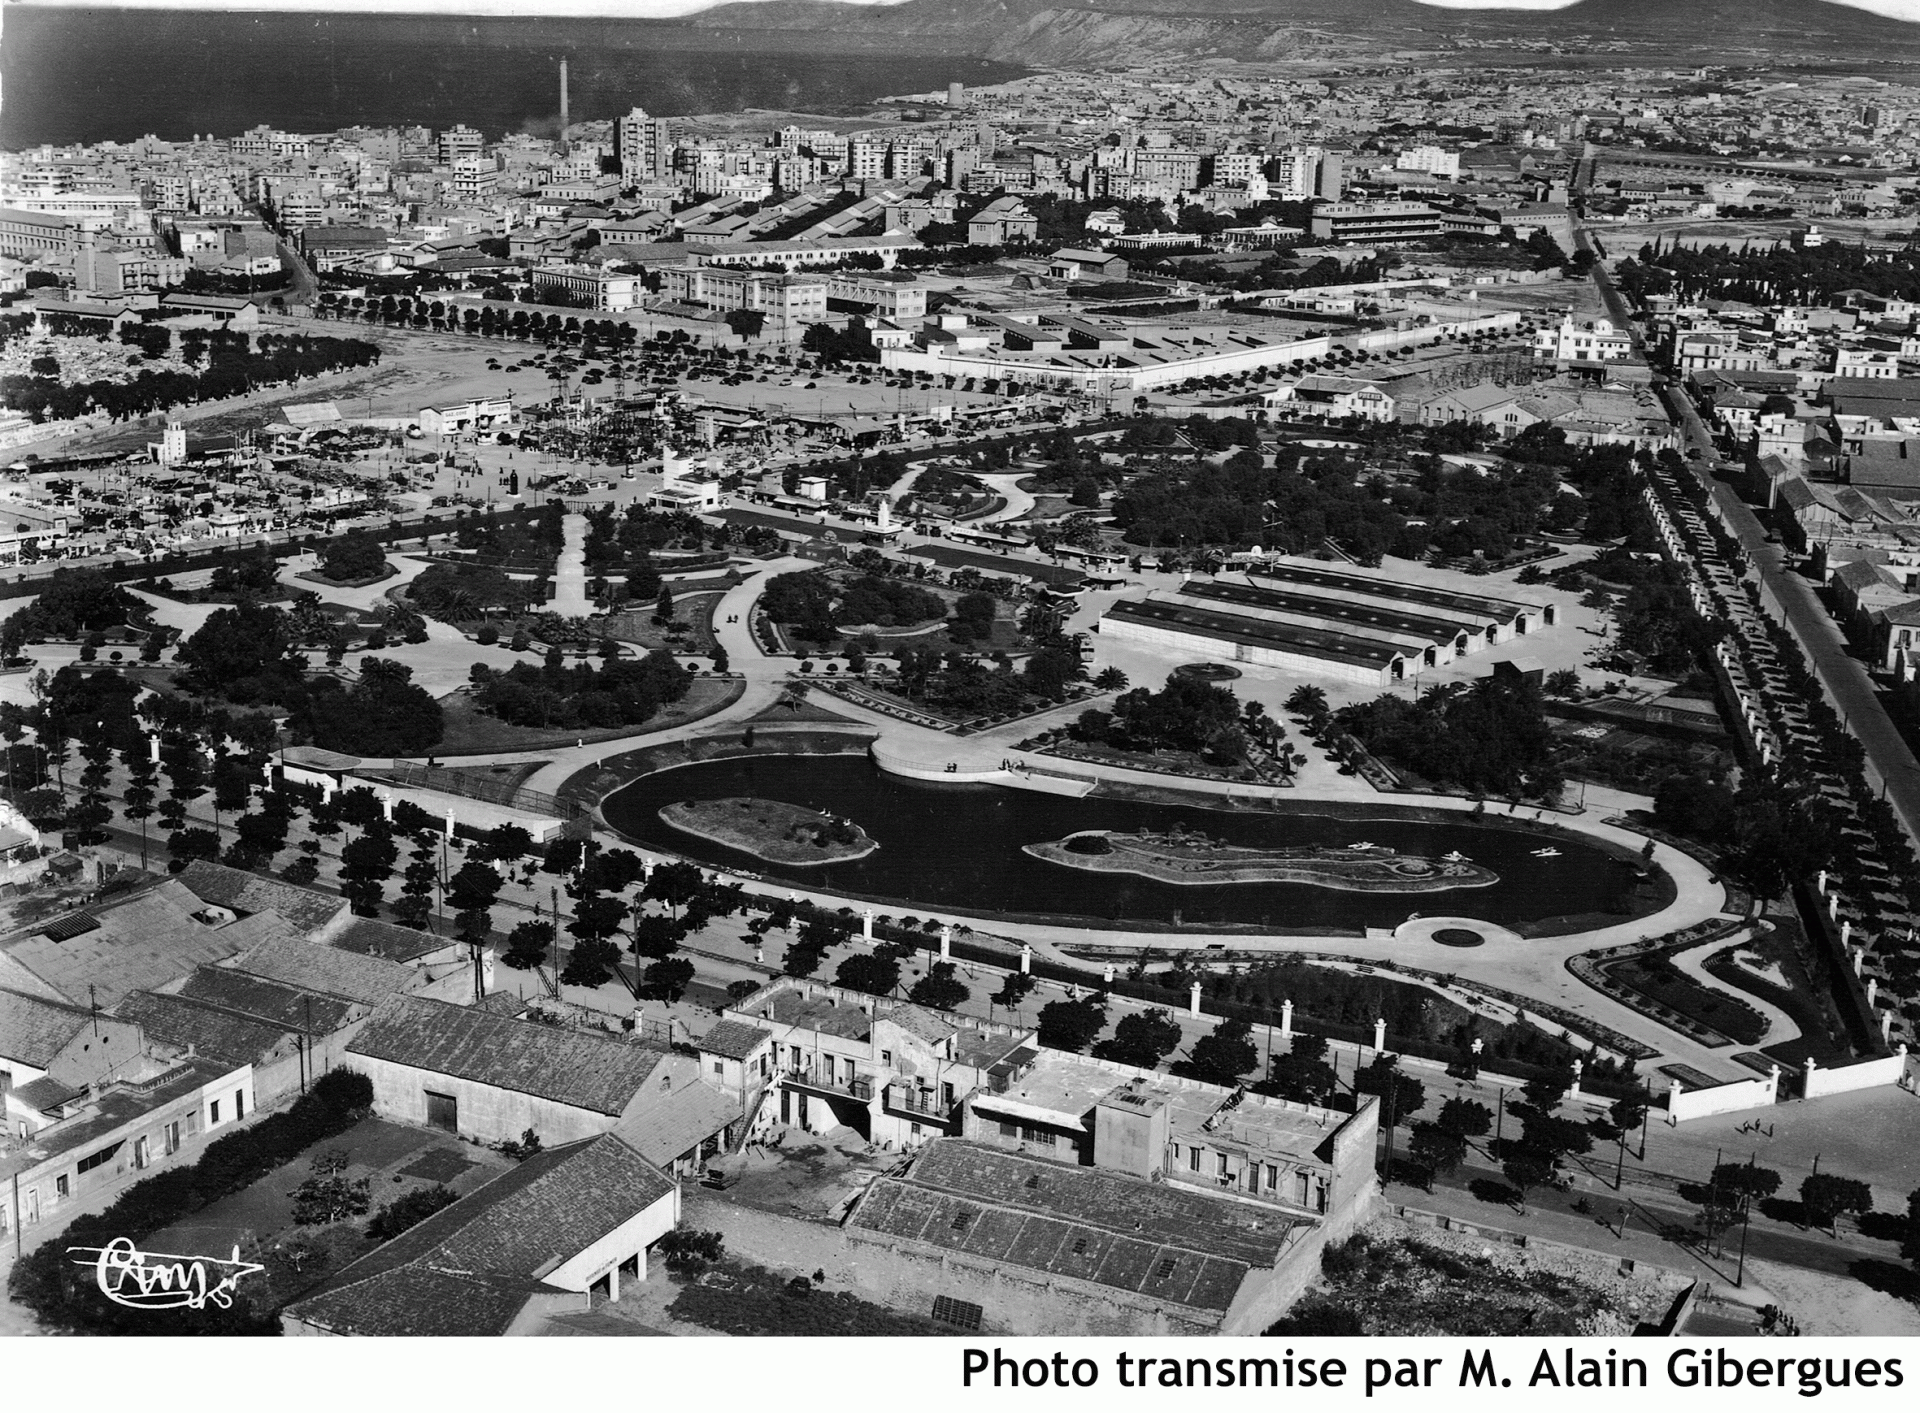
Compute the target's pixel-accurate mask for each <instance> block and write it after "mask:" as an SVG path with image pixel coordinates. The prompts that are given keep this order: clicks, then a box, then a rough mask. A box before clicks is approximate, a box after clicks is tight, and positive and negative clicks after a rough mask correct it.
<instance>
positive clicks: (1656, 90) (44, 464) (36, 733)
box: [0, 62, 1920, 1337]
mask: <svg viewBox="0 0 1920 1413" xmlns="http://www.w3.org/2000/svg"><path fill="white" fill-rule="evenodd" d="M554 79H555V83H556V84H557V85H558V88H559V93H560V107H561V112H562V114H563V122H562V124H561V126H560V129H559V132H558V135H557V136H554V137H533V136H528V135H525V134H513V133H509V134H495V133H483V132H479V131H476V130H473V129H470V128H466V127H458V126H456V127H453V128H450V129H447V130H444V131H437V132H436V131H429V130H427V129H424V128H413V127H406V128H398V129H377V130H376V129H367V128H355V129H345V130H341V131H338V132H332V133H294V132H284V131H279V130H276V129H273V128H270V127H260V128H256V129H253V130H250V131H248V132H245V133H241V134H238V135H206V136H199V137H195V138H194V139H192V140H191V141H172V140H161V139H159V138H155V137H147V138H142V139H140V140H137V141H130V142H118V143H102V144H98V145H95V146H91V147H72V148H67V147H53V146H43V147H39V148H35V149H32V150H27V151H17V152H10V153H7V154H5V156H4V161H3V162H0V183H3V186H0V206H3V208H4V209H0V255H4V256H5V257H6V258H5V260H4V261H3V262H0V290H4V295H0V298H3V299H4V301H5V308H4V309H3V310H0V400H3V401H4V404H5V409H6V410H5V412H4V414H3V415H0V442H4V444H5V447H6V452H5V455H6V457H7V458H8V459H9V461H10V464H9V465H8V467H7V469H6V472H5V479H4V483H0V565H4V566H5V569H4V573H0V598H4V599H6V600H8V602H7V603H6V604H5V606H4V611H5V618H4V621H0V741H4V756H5V777H6V781H5V785H6V790H5V801H6V802H5V804H4V805H0V882H3V883H4V885H5V894H6V896H5V898H4V900H0V917H3V921H0V1097H3V1099H4V1104H5V1126H4V1134H3V1135H0V1270H4V1271H5V1272H6V1275H7V1293H8V1303H7V1304H6V1305H5V1307H4V1314H3V1315H0V1319H4V1321H5V1322H6V1323H7V1325H8V1327H9V1328H17V1329H20V1330H30V1329H41V1330H45V1331H48V1332H68V1331H72V1332H95V1333H99V1332H133V1331H136V1330H138V1331H140V1332H151V1331H155V1330H161V1329H164V1330H167V1331H205V1332H228V1333H283V1334H301V1335H320V1334H332V1335H352V1334H363V1335H372V1334H612V1333H634V1332H657V1333H712V1332H724V1333H733V1334H852V1333H859V1334H882V1333H896V1334H940V1333H949V1334H951V1333H956V1332H972V1331H983V1332H1009V1333H1020V1334H1040V1333H1048V1334H1056V1335H1062V1334H1075V1333H1084V1334H1131V1333H1147V1334H1195V1335H1198V1334H1254V1333H1261V1332H1272V1333H1279V1334H1296V1333H1298V1334H1309V1333H1322V1334H1378V1335H1394V1334H1419V1333H1453V1334H1479V1335H1487V1334H1505V1333H1518V1332H1521V1331H1526V1332H1529V1333H1532V1334H1536V1335H1538V1334H1543V1333H1561V1334H1582V1335H1607V1336H1609V1337H1611V1336H1615V1335H1625V1334H1631V1333H1634V1332H1636V1331H1642V1332H1645V1331H1660V1332H1671V1331H1674V1330H1684V1331H1688V1332H1692V1333H1695V1334H1697V1335H1704V1336H1708V1337H1720V1336H1734V1335H1742V1334H1771V1335H1793V1334H1796V1333H1807V1334H1850V1333H1854V1334H1857V1333H1882V1334H1885V1333H1894V1334H1913V1333H1916V1332H1920V1310H1917V1309H1916V1306H1915V1302H1916V1298H1917V1297H1920V1279H1917V1278H1916V1276H1915V1273H1914V1264H1913V1263H1914V1262H1915V1260H1916V1259H1920V1100H1916V1095H1915V1087H1916V1078H1917V1076H1920V1055H1915V1054H1914V1053H1913V1045H1914V1037H1915V1029H1916V1025H1920V941H1917V940H1916V926H1920V871H1917V870H1916V866H1915V865H1916V859H1915V853H1914V839H1915V830H1916V827H1917V826H1920V765H1916V762H1915V758H1914V739H1915V733H1916V730H1917V729H1920V642H1915V641H1914V636H1915V634H1916V633H1920V584H1917V583H1916V575H1917V574H1920V452H1916V451H1915V447H1916V446H1920V326H1917V325H1916V317H1917V316H1920V246H1916V245H1915V243H1914V237H1915V221H1916V215H1920V213H1916V211H1915V210H1914V206H1915V203H1916V201H1920V166H1917V164H1920V91H1916V90H1915V89H1913V88H1909V87H1904V86H1900V85H1897V84H1893V83H1889V82H1886V81H1882V80H1879V79H1867V78H1846V77H1832V78H1829V77H1822V76H1820V75H1819V74H1818V73H1817V72H1816V71H1814V70H1812V69H1810V68H1805V67H1803V68H1800V69H1796V70H1794V71H1793V72H1792V73H1786V72H1774V71H1769V70H1766V69H1758V68H1756V69H1734V68H1724V67H1721V68H1701V69H1685V70H1654V69H1620V70H1605V69H1601V68H1597V67H1594V66H1593V65H1592V64H1586V65H1583V66H1579V67H1541V68H1537V69H1529V68H1523V67H1512V66H1509V67H1505V68H1499V69H1474V68H1467V67H1451V68H1435V67H1432V66H1422V65H1413V66H1408V65H1395V66H1392V67H1379V66H1376V67H1372V68H1369V67H1367V66H1366V65H1365V64H1356V65H1352V66H1349V67H1347V68H1345V69H1343V70H1342V71H1341V72H1339V73H1338V74H1334V73H1331V72H1321V73H1314V72H1308V71H1306V70H1304V69H1301V68H1298V67H1292V68H1290V67H1288V66H1287V65H1284V64H1277V63H1276V64H1273V65H1261V64H1251V63H1249V64H1231V63H1225V62H1222V63H1205V64H1199V63H1194V64H1175V63H1171V62H1170V63H1167V64H1164V65H1160V66H1158V67H1155V68H1153V69H1151V70H1146V69H1138V70H1130V71H1125V72H1103V73H1100V74H1098V75H1094V74H1081V73H1074V72H1067V71H1049V72H1045V73H1042V74H1037V75H1035V76H1032V77H1030V78H1025V79H1021V80H1019V81H1016V82H1012V83H1008V84H1005V85H1001V86H998V87H992V88H984V89H978V90H974V89H968V88H964V87H963V86H961V85H959V84H955V85H953V86H952V87H951V88H949V89H948V90H947V91H945V92H943V93H935V94H917V95H905V96H901V97H899V98H895V99H890V100H888V101H886V102H884V103H881V104H878V105H876V106H875V107H874V108H873V109H871V110H867V111H861V112H858V113H855V114H851V115H849V114H840V115H832V116H827V115H815V114H805V113H792V114H780V113H775V114H769V113H763V112H750V113H742V114H714V115H706V116H701V117H692V118H676V119H661V118H656V117H651V116H649V115H648V113H647V112H646V111H645V110H644V108H642V107H639V106H635V107H633V108H632V110H631V111H630V112H628V113H627V114H626V115H625V116H622V117H618V118H613V119H605V118H598V119H594V120H588V121H571V120H570V115H568V113H567V103H568V99H567V93H566V83H567V79H566V74H565V70H564V66H562V67H561V68H560V69H559V70H558V71H557V72H556V73H555V76H554ZM634 97H635V98H636V99H638V100H644V98H645V95H642V94H636V95H634ZM1436 895H1439V896H1436ZM122 1239H124V1240H126V1241H130V1242H132V1243H133V1244H134V1245H135V1246H136V1247H138V1248H139V1249H141V1250H146V1251H155V1252H174V1253H179V1252H228V1251H232V1252H233V1253H234V1262H235V1263H238V1264H237V1266H236V1267H235V1273H234V1285H233V1295H234V1298H233V1302H232V1304H231V1306H230V1308H220V1309H216V1308H214V1307H213V1306H212V1305H209V1306H207V1307H206V1308H204V1309H201V1310H174V1311H171V1312H156V1311H153V1310H140V1309H130V1308H129V1307H128V1306H127V1305H126V1304H125V1303H121V1302H116V1301H114V1300H112V1299H110V1298H109V1297H108V1296H107V1294H105V1293H104V1290H105V1288H106V1286H107V1285H108V1284H109V1282H108V1281H107V1280H106V1277H104V1276H99V1277H98V1278H97V1277H96V1272H95V1271H94V1269H93V1268H91V1267H90V1266H87V1265H83V1264H80V1263H79V1261H77V1260H76V1258H75V1257H74V1256H73V1255H72V1254H71V1253H72V1252H73V1251H75V1250H79V1251H81V1252H82V1253H84V1252H86V1251H88V1250H92V1249H98V1248H107V1247H108V1246H109V1245H110V1243H113V1242H116V1241H120V1240H122ZM241 1268H244V1269H241ZM105 1269H106V1268H105V1267H104V1266H102V1267H101V1270H103V1271H104V1270H105Z"/></svg>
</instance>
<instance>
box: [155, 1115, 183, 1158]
mask: <svg viewBox="0 0 1920 1413" xmlns="http://www.w3.org/2000/svg"><path fill="white" fill-rule="evenodd" d="M160 1136H161V1139H162V1142H161V1147H162V1148H163V1149H164V1150H165V1151H166V1152H167V1153H169V1154H173V1153H178V1152H179V1151H180V1120H178V1119H175V1120H174V1121H173V1122H172V1123H170V1124H168V1125H167V1126H166V1127H165V1128H163V1129H162V1130H160Z"/></svg>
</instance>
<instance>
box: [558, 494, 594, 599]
mask: <svg viewBox="0 0 1920 1413" xmlns="http://www.w3.org/2000/svg"><path fill="white" fill-rule="evenodd" d="M565 526H566V533H567V544H566V548H565V549H563V550H561V551H560V559H559V561H558V563H556V564H555V565H554V567H553V602H552V603H551V604H549V605H548V607H549V608H550V609H552V610H553V611H554V612H555V613H557V614H559V615H560V616H561V617H562V618H585V617H586V616H587V615H588V614H590V613H592V612H593V604H592V602H591V601H590V600H589V599H588V598H587V517H586V516H584V515H569V516H568V517H567V518H566V521H565Z"/></svg>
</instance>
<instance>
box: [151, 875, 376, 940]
mask: <svg viewBox="0 0 1920 1413" xmlns="http://www.w3.org/2000/svg"><path fill="white" fill-rule="evenodd" d="M179 881H180V883H181V884H183V885H184V886H185V887H186V888H187V889H188V890H189V891H191V892H192V893H193V895H194V896H195V897H196V898H199V899H200V900H201V901H203V902H208V903H215V904H218V905H219V906H220V907H223V908H231V909H232V910H233V911H234V912H236V913H263V912H269V911H271V912H276V913H279V914H280V916H282V917H284V918H285V919H287V921H288V922H291V923H292V924H293V925H294V926H295V927H297V928H298V929H300V931H302V932H312V931H314V930H315V929H317V928H320V927H323V926H325V925H326V924H327V923H328V922H331V921H332V920H333V919H334V918H335V917H336V916H338V915H339V914H340V913H341V912H342V911H343V910H344V909H345V908H346V906H347V905H346V903H345V902H344V901H343V900H342V899H339V898H336V897H334V896H333V895H332V894H331V893H318V892H315V891H314V890H313V889H311V888H297V887H295V886H294V885H293V884H291V883H281V882H279V881H277V880H275V879H271V878H262V877H261V876H260V875H259V874H257V873H248V872H246V871H245V870H244V869H238V868H228V867H227V866H226V865H225V864H217V863H211V862H209V861H208V860H206V859H195V860H194V861H193V862H192V863H190V864H188V865H187V867H186V869H185V870H184V871H183V872H182V873H181V874H180V875H179Z"/></svg>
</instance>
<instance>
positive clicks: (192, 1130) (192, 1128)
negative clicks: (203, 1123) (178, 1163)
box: [187, 1109, 200, 1138]
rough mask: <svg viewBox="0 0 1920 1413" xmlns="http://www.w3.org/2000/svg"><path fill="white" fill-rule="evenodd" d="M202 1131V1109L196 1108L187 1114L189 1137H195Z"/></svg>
mask: <svg viewBox="0 0 1920 1413" xmlns="http://www.w3.org/2000/svg"><path fill="white" fill-rule="evenodd" d="M199 1132H200V1111H199V1110H198V1109H194V1110H192V1111H191V1112H189V1113H188V1114H187V1137H188V1138H194V1137H197V1136H198V1135H199Z"/></svg>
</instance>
